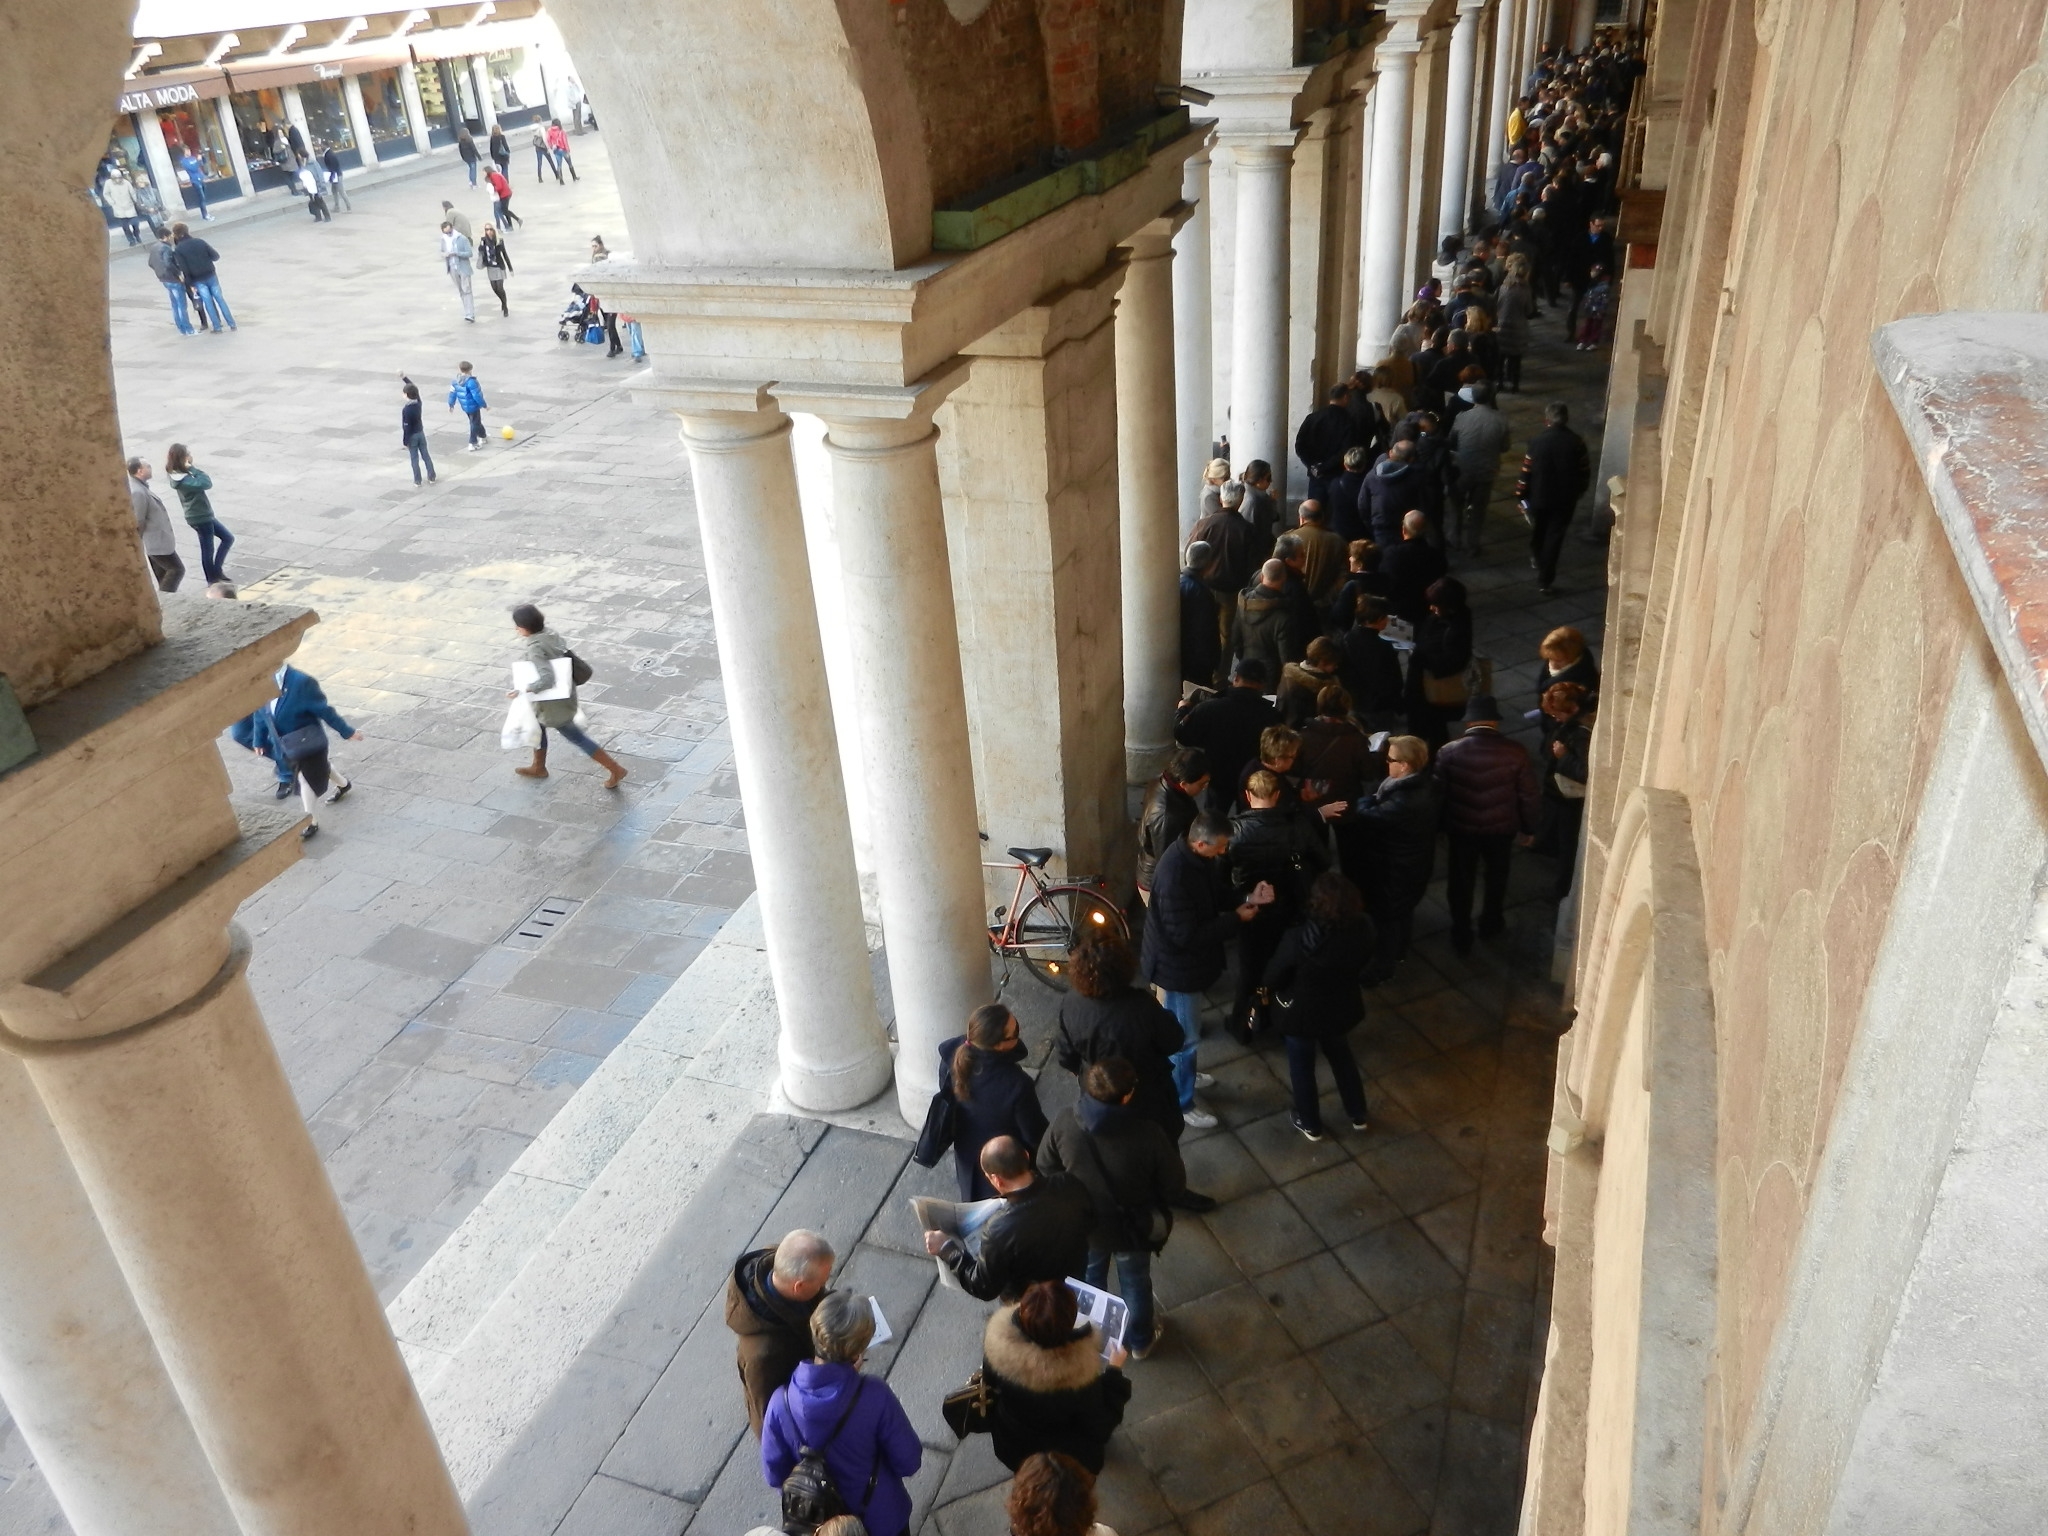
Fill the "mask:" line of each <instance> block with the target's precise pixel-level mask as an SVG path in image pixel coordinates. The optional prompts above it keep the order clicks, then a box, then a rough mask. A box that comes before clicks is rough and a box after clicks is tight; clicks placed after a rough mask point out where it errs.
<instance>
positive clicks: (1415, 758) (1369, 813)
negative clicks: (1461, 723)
mask: <svg viewBox="0 0 2048 1536" xmlns="http://www.w3.org/2000/svg"><path fill="white" fill-rule="evenodd" d="M1442 809H1443V795H1442V792H1441V790H1440V789H1439V787H1438V785H1437V783H1436V776H1435V775H1434V774H1432V773H1431V772H1430V770H1429V745H1428V743H1426V742H1424V741H1423V740H1422V738H1421V737H1419V736H1393V737H1389V738H1388V740H1387V776H1386V778H1384V779H1382V780H1381V781H1380V783H1379V787H1378V788H1377V789H1375V790H1374V791H1373V792H1372V794H1370V795H1368V796H1366V797H1364V798H1363V799H1360V800H1357V801H1354V802H1353V803H1352V806H1351V810H1350V813H1349V814H1348V815H1346V816H1345V817H1344V818H1343V820H1341V821H1339V822H1338V823H1337V856H1338V859H1339V860H1340V862H1341V863H1342V865H1343V868H1344V873H1345V874H1347V875H1349V876H1350V877H1351V878H1352V880H1353V881H1355V882H1356V883H1357V885H1358V887H1359V889H1360V890H1361V891H1363V892H1364V893H1365V908H1366V911H1367V912H1368V913H1370V914H1371V916H1372V925H1373V932H1374V936H1375V939H1376V941H1377V943H1378V946H1379V954H1378V957H1377V959H1376V960H1375V962H1374V967H1373V971H1372V975H1371V980H1372V981H1374V982H1375V983H1377V982H1381V981H1384V980H1386V979H1387V978H1388V977H1389V976H1391V975H1393V974H1394V968H1395V967H1396V966H1397V965H1399V964H1400V963H1401V956H1402V955H1403V954H1404V953H1406V952H1407V949H1408V930H1409V927H1410V925H1411V923H1412V922H1413V921H1414V917H1415V909H1416V907H1417V906H1419V905H1420V904H1421V902H1422V898H1423V896H1424V894H1425V893H1427V891H1428V890H1429V878H1430V875H1431V874H1432V873H1433V872H1434V866H1435V864H1436V829H1437V822H1438V820H1439V819H1440V817H1441V815H1442Z"/></svg>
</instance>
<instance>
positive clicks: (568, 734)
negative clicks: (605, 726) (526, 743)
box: [540, 722, 601, 757]
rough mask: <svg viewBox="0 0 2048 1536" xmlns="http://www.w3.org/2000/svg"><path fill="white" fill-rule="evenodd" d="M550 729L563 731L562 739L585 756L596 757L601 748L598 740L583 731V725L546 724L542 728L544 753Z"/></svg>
mask: <svg viewBox="0 0 2048 1536" xmlns="http://www.w3.org/2000/svg"><path fill="white" fill-rule="evenodd" d="M549 731H559V732H561V734H562V740H564V741H566V742H568V743H569V745H571V746H572V747H575V748H577V749H578V750H579V751H581V752H582V754H583V755H584V756H585V757H595V756H597V754H598V752H599V751H600V750H601V749H600V748H599V747H598V744H597V743H596V742H594V741H592V740H591V739H590V738H589V737H588V736H586V735H585V734H584V733H583V728H582V727H581V726H579V725H577V724H575V723H574V722H571V723H570V724H568V725H544V726H542V727H541V728H540V749H541V751H542V752H543V753H545V752H546V751H547V749H548V732H549Z"/></svg>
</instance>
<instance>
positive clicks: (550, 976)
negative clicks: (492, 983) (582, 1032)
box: [505, 960, 633, 1008]
mask: <svg viewBox="0 0 2048 1536" xmlns="http://www.w3.org/2000/svg"><path fill="white" fill-rule="evenodd" d="M632 979H633V976H632V973H631V972H630V971H621V970H617V969H614V968H613V967H611V966H604V965H577V964H575V963H573V962H571V961H564V960H529V961H528V962H527V963H526V964H525V965H523V966H521V967H520V968H519V974H518V975H516V976H514V977H513V978H512V979H511V980H510V981H508V982H506V983H505V990H506V991H507V992H509V993H511V994H512V995H513V996H514V997H530V998H535V999H538V1000H540V1001H542V1002H549V1003H561V1004H563V1005H565V1006H567V1007H570V1008H603V1007H606V1006H607V1005H609V1004H610V1002H611V1001H612V999H613V998H615V997H617V996H618V995H619V994H620V993H621V992H623V991H625V990H626V983H628V982H629V981H631V980H632Z"/></svg>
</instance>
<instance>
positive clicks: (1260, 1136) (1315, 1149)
mask: <svg viewBox="0 0 2048 1536" xmlns="http://www.w3.org/2000/svg"><path fill="white" fill-rule="evenodd" d="M1324 1123H1325V1124H1326V1125H1344V1124H1345V1123H1346V1122H1345V1121H1342V1120H1335V1121H1329V1120H1326V1121H1325V1122H1324ZM1237 1139H1238V1140H1239V1141H1241V1142H1243V1143H1244V1147H1245V1150H1246V1151H1247V1152H1249V1153H1251V1155H1252V1156H1253V1157H1254V1158H1256V1159H1257V1160H1258V1164H1259V1166H1260V1167H1261V1168H1263V1169H1265V1171H1266V1174H1267V1176H1268V1177H1270V1178H1271V1179H1272V1181H1273V1182H1274V1183H1275V1184H1290V1183H1292V1182H1293V1181H1294V1180H1296V1179H1298V1178H1301V1177H1302V1176H1304V1175H1305V1174H1311V1173H1315V1172H1318V1171H1319V1170H1321V1169H1324V1168H1334V1167H1335V1166H1337V1164H1339V1163H1344V1162H1349V1161H1350V1159H1351V1154H1350V1153H1349V1152H1347V1151H1346V1150H1345V1149H1344V1145H1343V1143H1342V1142H1340V1141H1338V1140H1337V1138H1336V1137H1335V1136H1331V1137H1329V1138H1327V1139H1325V1140H1323V1141H1310V1140H1309V1139H1308V1138H1307V1137H1305V1136H1303V1135H1302V1134H1301V1132H1299V1131H1297V1130H1296V1129H1295V1128H1294V1118H1293V1114H1292V1112H1291V1111H1287V1110H1283V1111H1281V1112H1280V1113H1279V1114H1276V1115H1268V1116H1266V1118H1265V1119H1263V1120H1254V1121H1252V1122H1251V1123H1250V1124H1248V1125H1241V1126H1239V1127H1238V1128H1237Z"/></svg>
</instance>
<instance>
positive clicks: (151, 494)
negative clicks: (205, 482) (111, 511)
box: [128, 458, 185, 592]
mask: <svg viewBox="0 0 2048 1536" xmlns="http://www.w3.org/2000/svg"><path fill="white" fill-rule="evenodd" d="M149 476H150V468H149V460H147V459H141V458H137V459H130V460H129V461H128V505H129V508H130V509H131V510H132V511H133V512H134V513H135V531H136V532H137V533H139V534H141V535H142V558H143V559H145V560H147V561H148V562H149V574H150V575H151V576H152V577H153V578H154V579H155V581H156V589H157V591H159V592H175V591H177V590H178V583H179V582H181V581H183V580H184V579H185V562H184V561H182V560H180V559H179V558H178V537H177V535H176V534H175V533H173V532H172V531H171V514H170V513H169V512H167V511H165V510H164V504H163V499H162V498H161V497H159V496H158V495H157V493H156V492H155V491H153V490H151V489H150V488H149Z"/></svg>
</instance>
